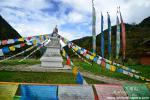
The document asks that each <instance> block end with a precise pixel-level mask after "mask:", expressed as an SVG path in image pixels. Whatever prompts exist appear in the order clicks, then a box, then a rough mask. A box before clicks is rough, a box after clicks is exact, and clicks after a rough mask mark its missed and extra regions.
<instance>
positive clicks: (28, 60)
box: [0, 59, 40, 66]
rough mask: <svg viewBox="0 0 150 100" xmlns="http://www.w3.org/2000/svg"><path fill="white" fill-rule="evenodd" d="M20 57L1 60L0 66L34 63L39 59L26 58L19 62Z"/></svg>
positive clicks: (38, 61) (37, 62)
mask: <svg viewBox="0 0 150 100" xmlns="http://www.w3.org/2000/svg"><path fill="white" fill-rule="evenodd" d="M19 60H20V59H12V60H6V61H3V62H0V66H15V65H34V64H39V63H40V60H39V59H26V60H23V61H22V62H19Z"/></svg>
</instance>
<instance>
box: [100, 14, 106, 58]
mask: <svg viewBox="0 0 150 100" xmlns="http://www.w3.org/2000/svg"><path fill="white" fill-rule="evenodd" d="M103 25H104V20H103V14H102V13H101V56H102V57H103V58H104V50H105V45H104V31H103Z"/></svg>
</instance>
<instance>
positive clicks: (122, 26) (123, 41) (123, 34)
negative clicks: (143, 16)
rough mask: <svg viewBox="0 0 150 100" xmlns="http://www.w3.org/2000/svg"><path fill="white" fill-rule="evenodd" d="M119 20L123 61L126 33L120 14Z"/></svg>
mask: <svg viewBox="0 0 150 100" xmlns="http://www.w3.org/2000/svg"><path fill="white" fill-rule="evenodd" d="M120 19H121V36H122V55H123V60H125V50H126V32H125V23H124V22H123V18H122V15H121V12H120Z"/></svg>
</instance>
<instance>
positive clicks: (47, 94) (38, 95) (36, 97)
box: [21, 85, 58, 100]
mask: <svg viewBox="0 0 150 100" xmlns="http://www.w3.org/2000/svg"><path fill="white" fill-rule="evenodd" d="M21 100H58V97H57V86H44V85H43V86H42V85H21Z"/></svg>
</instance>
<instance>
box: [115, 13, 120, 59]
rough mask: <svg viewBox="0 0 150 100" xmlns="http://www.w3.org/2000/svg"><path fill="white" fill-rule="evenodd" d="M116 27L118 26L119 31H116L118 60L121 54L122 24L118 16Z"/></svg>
mask: <svg viewBox="0 0 150 100" xmlns="http://www.w3.org/2000/svg"><path fill="white" fill-rule="evenodd" d="M116 26H117V30H116V59H118V57H119V53H120V23H119V18H118V16H117V21H116Z"/></svg>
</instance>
